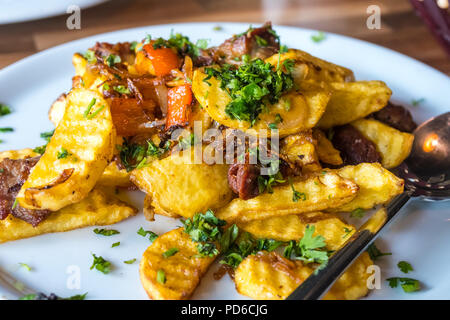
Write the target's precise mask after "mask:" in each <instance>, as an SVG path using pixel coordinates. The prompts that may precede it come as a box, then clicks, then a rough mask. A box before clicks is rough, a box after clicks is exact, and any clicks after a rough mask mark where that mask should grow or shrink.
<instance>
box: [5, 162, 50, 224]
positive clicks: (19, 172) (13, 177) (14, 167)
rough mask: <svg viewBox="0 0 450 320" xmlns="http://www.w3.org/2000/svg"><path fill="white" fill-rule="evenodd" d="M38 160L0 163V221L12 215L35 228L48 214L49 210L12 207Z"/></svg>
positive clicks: (17, 205)
mask: <svg viewBox="0 0 450 320" xmlns="http://www.w3.org/2000/svg"><path fill="white" fill-rule="evenodd" d="M39 158H40V157H34V158H27V159H19V160H11V159H4V160H3V161H1V162H0V220H3V219H5V218H6V217H7V216H8V215H9V214H12V215H13V216H14V217H16V218H19V219H22V220H24V221H26V222H28V223H29V224H31V225H32V226H33V227H35V226H37V225H38V224H39V223H41V222H42V221H43V220H44V219H45V218H46V217H47V216H48V215H49V214H50V211H49V210H30V209H25V208H22V207H21V206H20V205H19V204H16V205H14V202H15V199H16V195H17V193H18V192H19V190H20V188H21V187H22V185H23V184H24V182H25V180H26V179H27V178H28V175H29V174H30V171H31V169H32V168H33V167H34V166H35V165H36V163H37V162H38V160H39ZM13 207H14V209H13Z"/></svg>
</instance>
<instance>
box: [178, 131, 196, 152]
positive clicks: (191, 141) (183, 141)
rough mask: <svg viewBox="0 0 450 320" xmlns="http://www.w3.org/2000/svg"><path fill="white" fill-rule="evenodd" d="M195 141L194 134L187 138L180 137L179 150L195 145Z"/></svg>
mask: <svg viewBox="0 0 450 320" xmlns="http://www.w3.org/2000/svg"><path fill="white" fill-rule="evenodd" d="M196 140H197V139H196V137H195V135H194V133H191V134H190V135H189V137H187V138H184V137H180V139H179V144H180V147H181V149H183V150H186V149H189V148H190V147H191V146H193V145H195V143H196Z"/></svg>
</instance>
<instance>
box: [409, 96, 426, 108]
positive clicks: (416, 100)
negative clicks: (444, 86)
mask: <svg viewBox="0 0 450 320" xmlns="http://www.w3.org/2000/svg"><path fill="white" fill-rule="evenodd" d="M424 101H425V98H420V99H413V100H412V101H411V104H412V105H413V107H417V106H418V105H420V104H421V103H423V102H424Z"/></svg>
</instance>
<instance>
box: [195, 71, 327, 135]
mask: <svg viewBox="0 0 450 320" xmlns="http://www.w3.org/2000/svg"><path fill="white" fill-rule="evenodd" d="M202 70H203V69H202V68H200V69H197V70H196V71H195V72H194V77H193V84H192V91H193V92H194V95H195V98H196V99H197V100H198V101H199V102H200V105H202V106H203V107H204V108H205V110H206V112H208V114H209V115H210V116H211V118H213V119H214V120H216V121H217V122H219V123H220V124H223V125H225V126H227V127H230V128H233V129H240V130H243V131H246V132H248V133H251V134H255V135H257V134H258V131H260V130H265V131H264V132H265V135H266V134H267V136H270V134H271V130H270V129H269V124H272V123H277V128H278V133H279V136H280V137H284V136H287V135H289V134H293V133H296V132H299V131H302V130H306V129H309V128H312V127H314V126H315V125H316V123H317V122H318V121H319V119H320V117H321V116H322V114H323V113H324V111H325V108H326V105H327V103H328V100H329V98H330V94H331V92H330V91H327V90H326V89H323V88H321V87H319V86H316V87H314V88H313V89H312V90H302V91H301V92H295V91H293V92H288V93H286V94H284V95H283V96H282V97H281V99H280V101H279V102H278V103H276V104H275V105H272V106H269V107H268V110H269V111H268V112H266V113H264V112H263V113H261V114H260V115H259V120H257V121H256V122H255V124H254V125H253V126H252V127H251V124H250V122H247V121H240V120H238V119H231V118H230V117H229V116H228V115H227V114H226V112H225V108H226V106H227V105H228V103H229V102H230V97H229V96H228V94H227V93H226V92H225V91H224V90H222V89H221V88H220V80H218V79H216V78H211V79H209V80H208V82H209V83H210V84H211V86H209V85H208V84H207V83H206V82H204V81H203V79H205V78H206V76H207V75H206V74H205V73H204V72H202ZM279 117H281V119H283V121H281V122H280V121H279V120H277V119H279ZM266 131H267V132H266Z"/></svg>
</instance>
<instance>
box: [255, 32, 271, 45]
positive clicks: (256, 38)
mask: <svg viewBox="0 0 450 320" xmlns="http://www.w3.org/2000/svg"><path fill="white" fill-rule="evenodd" d="M255 40H256V43H257V44H258V46H260V47H267V46H268V45H269V43H268V42H267V40H266V39H264V38H261V37H260V36H258V35H255Z"/></svg>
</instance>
